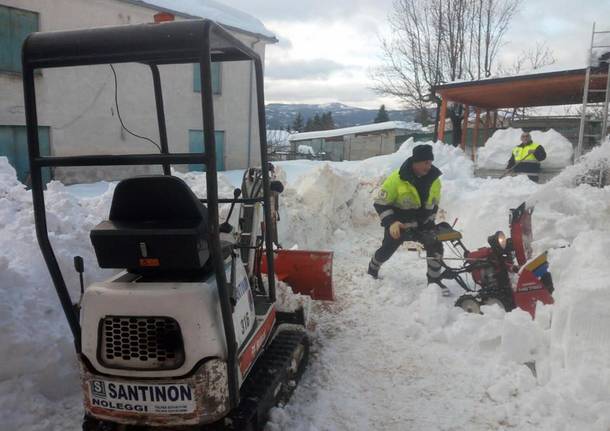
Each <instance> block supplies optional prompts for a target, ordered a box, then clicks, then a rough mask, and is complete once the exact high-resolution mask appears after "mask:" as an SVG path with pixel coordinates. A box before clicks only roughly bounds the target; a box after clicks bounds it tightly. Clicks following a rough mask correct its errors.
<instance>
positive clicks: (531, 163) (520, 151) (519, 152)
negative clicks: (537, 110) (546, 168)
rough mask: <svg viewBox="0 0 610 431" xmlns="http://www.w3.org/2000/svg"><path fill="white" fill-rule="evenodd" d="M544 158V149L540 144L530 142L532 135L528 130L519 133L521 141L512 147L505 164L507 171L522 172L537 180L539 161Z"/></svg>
mask: <svg viewBox="0 0 610 431" xmlns="http://www.w3.org/2000/svg"><path fill="white" fill-rule="evenodd" d="M544 159H546V151H544V147H543V146H542V145H540V144H536V143H534V142H532V137H531V135H530V134H529V133H528V132H523V133H522V134H521V143H520V144H519V145H517V146H516V147H515V148H513V152H512V154H511V156H510V160H509V161H508V164H507V165H506V169H507V171H513V172H515V173H518V172H522V173H526V174H534V175H528V177H529V179H530V180H532V181H534V182H536V183H537V182H538V175H537V174H538V173H539V172H540V162H542V161H543V160H544Z"/></svg>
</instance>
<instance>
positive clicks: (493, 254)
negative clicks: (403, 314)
mask: <svg viewBox="0 0 610 431" xmlns="http://www.w3.org/2000/svg"><path fill="white" fill-rule="evenodd" d="M532 212H533V207H526V205H525V203H522V204H521V205H520V206H519V207H518V208H515V209H511V210H510V217H509V224H510V231H511V237H510V238H507V237H506V235H505V234H504V232H502V231H497V232H496V233H495V234H493V235H491V236H489V238H488V243H489V246H488V247H481V248H478V249H476V250H472V251H470V250H468V249H467V248H466V247H465V246H464V244H463V243H462V234H461V233H460V232H458V231H456V230H454V229H453V227H452V226H451V225H449V224H448V223H440V224H438V225H437V227H436V239H437V240H438V241H442V242H443V243H445V244H447V245H449V248H450V249H451V250H453V251H454V252H455V254H456V255H457V257H456V258H445V259H444V260H445V261H449V260H459V261H461V262H463V264H462V266H460V267H450V266H449V265H447V264H446V263H445V262H443V266H444V268H445V270H444V272H443V274H442V278H443V279H451V280H455V281H456V282H457V284H458V285H460V286H461V287H462V288H463V289H464V290H465V291H466V292H467V293H466V294H464V295H462V296H460V297H459V298H458V300H457V301H456V303H455V305H456V306H457V307H461V308H463V309H464V310H466V311H468V312H472V313H480V312H481V305H491V304H498V305H500V306H501V307H502V308H504V309H505V310H506V311H511V310H513V309H514V308H515V307H519V308H521V309H523V310H525V311H527V312H528V313H530V314H531V315H532V317H534V315H535V311H536V303H537V302H538V301H540V302H542V303H543V304H552V303H553V297H552V293H553V280H552V277H551V273H550V272H549V270H548V261H547V254H546V252H545V253H542V254H541V255H539V256H536V257H535V258H532V248H531V241H532ZM465 274H469V275H470V276H471V278H472V281H473V282H474V283H467V282H466V280H465V278H466V277H465V276H464V275H465ZM473 284H474V285H473Z"/></svg>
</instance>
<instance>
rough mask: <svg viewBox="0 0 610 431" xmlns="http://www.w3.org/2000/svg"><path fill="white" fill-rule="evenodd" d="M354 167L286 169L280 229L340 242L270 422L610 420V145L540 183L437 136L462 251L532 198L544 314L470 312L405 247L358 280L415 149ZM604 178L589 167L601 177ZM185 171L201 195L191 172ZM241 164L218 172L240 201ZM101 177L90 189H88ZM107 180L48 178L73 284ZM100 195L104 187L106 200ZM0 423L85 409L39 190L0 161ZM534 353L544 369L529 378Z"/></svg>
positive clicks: (567, 423) (54, 228)
mask: <svg viewBox="0 0 610 431" xmlns="http://www.w3.org/2000/svg"><path fill="white" fill-rule="evenodd" d="M411 149H412V143H407V144H405V145H403V147H402V148H401V149H400V150H399V151H398V152H397V153H396V154H392V155H388V156H380V157H375V158H372V159H368V160H364V161H361V162H342V163H328V162H280V163H278V165H279V166H280V167H281V168H282V169H283V170H284V171H285V173H286V174H287V180H288V187H287V189H286V190H285V192H284V193H283V195H282V206H281V217H282V221H281V225H280V238H282V243H283V245H284V246H286V247H290V246H293V245H295V244H298V246H299V248H302V249H304V248H312V249H330V250H334V252H335V261H334V274H333V276H334V285H335V291H336V297H337V299H336V301H335V302H334V303H324V304H316V305H315V306H314V308H313V312H312V324H313V327H312V332H311V336H312V340H313V352H312V357H311V362H310V366H309V368H308V369H307V371H306V373H305V375H304V377H303V380H302V382H301V384H300V386H299V387H298V388H297V391H296V392H295V394H294V396H293V398H292V400H291V402H290V403H289V404H288V405H287V406H285V407H283V408H277V409H275V410H274V411H273V415H272V420H271V422H270V423H269V425H268V429H269V430H273V431H275V430H286V431H287V430H303V431H305V430H306V431H315V430H320V431H321V430H352V429H374V430H396V431H398V430H404V429H413V430H497V429H519V430H534V429H535V430H573V429H587V430H608V429H610V337H609V336H608V333H607V329H606V328H607V326H608V325H607V324H608V323H610V317H609V313H608V310H609V309H610V293H609V292H610V290H609V288H610V281H609V280H610V267H609V266H608V265H607V257H606V256H607V250H608V249H609V248H610V188H609V187H605V188H597V187H592V186H590V185H588V184H586V183H584V182H583V178H585V177H586V174H587V173H589V172H590V171H591V170H592V169H594V168H595V167H596V166H597V164H598V163H599V162H600V161H603V160H606V163H607V160H608V159H609V158H610V144H606V145H605V146H603V147H602V148H600V149H597V150H595V151H594V152H592V153H590V154H589V156H588V157H586V158H585V159H584V160H583V161H582V162H581V163H579V164H578V165H576V166H573V167H569V168H567V169H566V170H564V172H563V173H562V174H560V175H559V176H558V177H556V178H555V179H553V180H552V181H551V182H549V183H547V184H544V185H537V184H533V183H531V182H529V180H527V178H525V177H509V178H504V179H502V180H497V179H480V178H474V177H473V175H472V170H473V166H472V163H471V162H470V161H469V160H468V159H467V158H466V157H464V156H463V155H462V154H461V153H460V151H459V150H457V149H454V148H453V147H449V146H442V145H440V144H439V145H437V144H434V150H435V157H436V159H435V164H436V165H437V166H438V167H439V168H440V169H441V170H442V171H443V173H444V175H443V177H442V181H443V198H442V202H441V207H442V209H443V210H444V211H443V213H444V216H445V218H446V219H447V220H449V221H450V222H453V220H454V219H456V218H457V219H458V222H457V225H456V227H457V228H458V229H459V230H461V231H462V233H463V234H464V237H465V243H466V245H467V246H468V247H470V248H477V247H479V246H483V245H484V244H485V241H486V237H487V236H488V235H489V234H491V233H493V232H495V231H496V230H498V229H503V230H505V231H507V230H508V209H509V208H514V207H516V206H517V205H519V204H520V203H521V202H523V201H526V200H527V201H528V203H530V204H535V205H536V209H535V211H534V216H533V224H534V239H535V242H534V244H533V246H534V251H535V252H536V251H538V252H541V251H543V250H546V249H548V250H549V261H550V264H551V267H550V270H551V272H552V273H553V277H554V281H555V287H556V292H555V299H556V304H555V305H553V306H546V307H541V308H539V309H538V311H537V317H536V320H532V319H531V318H530V317H529V315H528V314H526V313H525V312H521V311H513V312H511V313H504V312H503V311H501V310H499V309H498V308H496V307H491V308H488V309H486V310H485V315H469V314H465V313H463V312H461V311H460V310H459V309H456V308H454V307H453V302H454V301H455V299H456V297H457V295H459V291H458V288H457V286H451V288H452V290H453V292H454V296H453V298H443V297H441V296H440V295H439V292H438V290H437V289H436V288H434V287H426V285H425V263H424V262H423V261H422V260H420V259H418V257H417V254H415V253H412V252H408V251H406V250H405V249H400V250H399V251H398V252H397V253H396V254H395V255H394V256H393V257H392V259H391V260H390V261H389V262H387V263H386V265H384V267H383V268H382V270H381V276H382V279H381V280H377V281H376V280H372V279H370V278H369V277H368V276H367V275H366V273H365V270H366V265H367V263H368V260H369V259H370V256H371V254H372V253H373V252H374V250H375V249H376V248H377V247H378V246H379V244H380V240H381V235H382V232H381V228H380V227H379V222H378V219H377V217H376V214H375V213H374V211H373V208H372V197H373V193H374V190H375V189H376V187H378V185H379V184H380V182H381V181H382V180H383V178H384V177H385V176H386V175H387V174H389V173H390V172H391V170H392V169H395V168H397V167H398V166H399V165H400V164H401V163H402V161H403V160H404V159H405V158H406V157H407V156H409V155H410V153H411ZM592 176H594V175H592ZM185 179H186V180H187V181H188V182H189V183H190V184H191V185H192V186H193V187H194V189H195V190H196V192H197V193H198V194H202V192H203V190H204V188H205V187H204V186H203V179H202V177H201V176H200V175H199V174H188V175H186V176H185ZM238 182H239V173H229V174H228V175H227V176H225V177H224V178H221V181H219V185H220V191H221V194H223V195H225V196H230V195H231V189H232V187H231V185H232V184H233V185H235V184H237V183H238ZM96 187H97V189H96ZM113 187H114V186H113V185H112V184H110V185H98V186H89V188H82V187H81V188H72V187H64V186H63V185H61V184H59V183H54V184H51V185H50V187H49V190H48V192H47V193H46V199H47V203H48V206H49V214H48V223H49V230H50V231H51V241H52V243H53V244H54V246H55V247H56V253H57V257H58V259H59V261H60V263H61V265H62V268H63V269H64V275H65V276H66V278H67V281H68V283H69V284H70V290H71V292H72V294H73V295H75V296H76V295H77V292H78V287H77V284H76V282H77V277H76V276H75V274H74V271H73V270H72V269H71V260H72V256H74V255H76V254H79V255H81V256H83V257H84V258H85V263H86V275H87V277H86V278H87V280H86V282H91V281H92V280H94V279H99V278H101V277H105V276H107V275H108V273H107V272H105V271H101V270H99V269H97V268H95V257H94V255H93V250H92V249H91V246H90V243H89V240H88V233H89V230H90V229H91V227H93V226H94V225H95V224H96V223H97V222H98V221H99V220H101V219H102V218H105V217H106V216H107V214H108V210H109V205H110V200H111V196H112V189H113ZM100 193H101V194H100ZM0 293H1V294H2V298H3V301H2V303H0V328H1V331H0V358H1V359H2V361H1V362H0V424H2V427H0V428H1V429H7V430H9V429H10V430H12V429H19V430H76V429H78V428H79V422H80V417H81V415H82V408H81V405H80V404H81V400H80V392H79V382H78V375H77V370H76V364H75V360H74V353H73V348H72V345H71V337H70V333H69V329H68V326H67V324H66V323H65V319H64V317H63V314H62V312H61V309H60V307H59V304H58V301H57V299H56V295H55V292H54V290H53V288H52V287H51V283H50V279H49V276H48V275H47V272H46V268H45V266H44V264H43V261H42V258H41V256H40V253H39V251H38V246H37V244H36V241H35V234H34V231H33V227H32V208H31V198H30V195H29V193H28V192H26V191H25V190H24V189H23V187H22V186H21V185H20V184H19V183H18V182H17V181H16V179H15V174H14V171H12V169H11V168H10V167H9V166H8V164H7V163H6V159H0ZM526 362H529V363H532V362H533V363H535V367H536V372H537V373H536V376H534V375H533V374H532V371H531V370H530V368H528V367H527V366H526V365H524V364H525V363H526Z"/></svg>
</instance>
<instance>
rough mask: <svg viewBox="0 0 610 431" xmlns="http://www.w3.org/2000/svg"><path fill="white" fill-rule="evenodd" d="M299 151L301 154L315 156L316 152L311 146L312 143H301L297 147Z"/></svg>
mask: <svg viewBox="0 0 610 431" xmlns="http://www.w3.org/2000/svg"><path fill="white" fill-rule="evenodd" d="M297 153H299V154H307V155H310V156H315V155H316V153H315V151H314V150H313V148H312V147H311V145H299V146H298V147H297Z"/></svg>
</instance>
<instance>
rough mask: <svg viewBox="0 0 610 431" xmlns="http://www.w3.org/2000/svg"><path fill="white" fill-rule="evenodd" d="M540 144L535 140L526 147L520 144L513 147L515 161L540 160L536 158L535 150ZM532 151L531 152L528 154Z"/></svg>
mask: <svg viewBox="0 0 610 431" xmlns="http://www.w3.org/2000/svg"><path fill="white" fill-rule="evenodd" d="M539 146H540V145H538V144H535V143H533V142H532V143H530V144H527V145H526V146H524V147H522V146H520V145H518V146H516V147H515V148H513V157H514V158H515V162H538V159H536V156H534V151H536V148H538V147H539ZM530 152H531V154H528V153H530Z"/></svg>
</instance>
